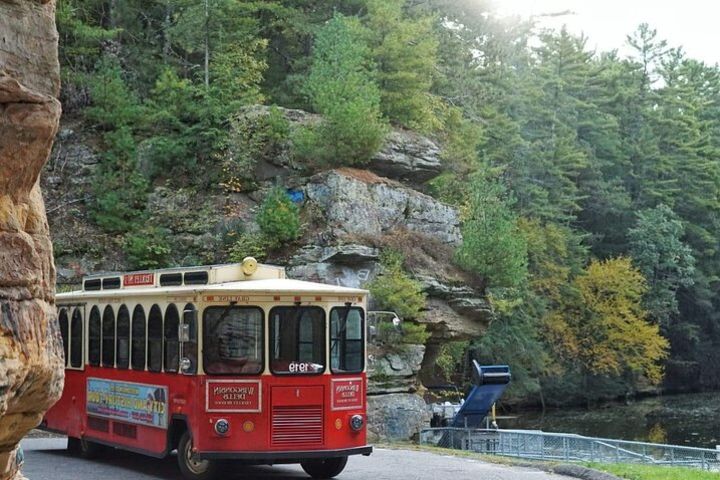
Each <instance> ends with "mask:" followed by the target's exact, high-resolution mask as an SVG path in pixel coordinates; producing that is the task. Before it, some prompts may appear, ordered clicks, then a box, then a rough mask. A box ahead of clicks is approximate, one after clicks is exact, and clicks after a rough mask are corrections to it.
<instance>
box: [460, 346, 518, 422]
mask: <svg viewBox="0 0 720 480" xmlns="http://www.w3.org/2000/svg"><path fill="white" fill-rule="evenodd" d="M472 364H473V383H474V384H475V385H474V386H473V388H472V390H471V391H470V394H469V395H468V396H467V399H466V400H465V402H464V403H463V404H462V405H461V406H460V409H459V410H458V412H457V413H456V414H455V417H454V418H453V420H452V423H451V426H452V427H470V428H480V427H482V422H483V420H484V419H485V417H486V416H487V414H488V412H489V411H490V409H491V408H492V406H493V404H494V403H495V402H497V401H498V399H499V398H500V397H501V396H502V394H503V392H504V391H505V389H506V388H507V386H508V384H509V383H510V377H511V375H510V367H509V366H507V365H484V366H480V365H479V364H478V363H477V361H475V360H473V362H472Z"/></svg>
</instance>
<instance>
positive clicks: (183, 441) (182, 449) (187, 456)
mask: <svg viewBox="0 0 720 480" xmlns="http://www.w3.org/2000/svg"><path fill="white" fill-rule="evenodd" d="M193 457H194V455H193V453H192V435H190V432H187V431H186V432H185V433H183V434H182V437H180V441H179V442H178V448H177V460H178V467H179V468H180V473H182V475H183V477H185V478H186V479H188V480H211V479H213V478H215V476H216V474H217V473H218V463H217V462H215V461H212V460H197V459H194V458H193Z"/></svg>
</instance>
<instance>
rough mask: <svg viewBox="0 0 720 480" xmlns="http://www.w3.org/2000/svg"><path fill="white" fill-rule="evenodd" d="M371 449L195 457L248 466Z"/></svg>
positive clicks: (222, 453) (241, 453)
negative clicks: (246, 464) (238, 462)
mask: <svg viewBox="0 0 720 480" xmlns="http://www.w3.org/2000/svg"><path fill="white" fill-rule="evenodd" d="M372 450H373V447H372V446H371V445H366V446H364V447H354V448H343V449H339V450H310V451H305V452H198V453H197V457H199V458H200V459H203V460H205V459H207V460H240V461H243V462H246V463H249V464H256V465H272V464H274V463H299V462H301V461H305V460H312V459H317V458H335V457H347V456H350V455H365V456H368V455H370V454H371V453H372Z"/></svg>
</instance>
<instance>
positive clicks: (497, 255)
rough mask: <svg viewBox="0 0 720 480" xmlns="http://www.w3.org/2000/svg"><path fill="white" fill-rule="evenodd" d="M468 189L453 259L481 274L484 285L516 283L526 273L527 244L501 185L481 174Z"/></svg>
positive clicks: (497, 285) (522, 278) (496, 285)
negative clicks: (464, 214)
mask: <svg viewBox="0 0 720 480" xmlns="http://www.w3.org/2000/svg"><path fill="white" fill-rule="evenodd" d="M469 188H470V189H471V197H470V205H469V207H468V210H469V211H468V214H467V217H466V218H465V221H464V224H463V227H462V234H463V242H462V245H461V246H460V247H459V248H458V250H457V252H456V254H455V261H456V262H457V264H458V265H459V266H461V267H462V268H464V269H466V270H469V271H472V272H474V273H476V274H478V275H480V276H481V277H483V278H484V279H485V280H486V282H487V284H488V285H491V286H494V287H514V286H516V285H519V284H520V283H521V282H522V281H523V280H524V279H525V276H526V275H527V246H526V244H525V240H524V239H523V237H522V235H520V233H519V229H518V225H517V217H516V216H515V214H514V213H513V212H512V210H511V209H510V205H511V202H510V200H509V199H508V196H507V192H506V190H505V188H504V187H503V186H502V184H500V183H499V182H496V181H491V180H488V179H486V178H485V177H484V176H481V175H476V176H474V177H473V178H472V179H471V183H470V186H469Z"/></svg>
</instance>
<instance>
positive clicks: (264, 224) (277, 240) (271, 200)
mask: <svg viewBox="0 0 720 480" xmlns="http://www.w3.org/2000/svg"><path fill="white" fill-rule="evenodd" d="M256 221H257V224H258V225H259V226H260V231H261V232H262V235H263V237H264V238H265V240H266V242H267V245H268V246H270V247H277V246H280V245H282V244H285V243H288V242H292V241H294V240H297V239H298V238H299V237H300V213H299V211H298V207H297V206H296V205H295V204H294V203H293V202H292V201H291V200H290V198H289V197H288V196H287V194H286V193H285V190H283V189H282V188H279V187H278V188H274V189H272V190H270V192H268V194H267V195H266V196H265V198H264V199H263V202H262V204H261V205H260V210H259V211H258V214H257V218H256Z"/></svg>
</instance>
